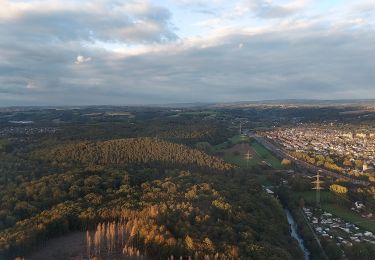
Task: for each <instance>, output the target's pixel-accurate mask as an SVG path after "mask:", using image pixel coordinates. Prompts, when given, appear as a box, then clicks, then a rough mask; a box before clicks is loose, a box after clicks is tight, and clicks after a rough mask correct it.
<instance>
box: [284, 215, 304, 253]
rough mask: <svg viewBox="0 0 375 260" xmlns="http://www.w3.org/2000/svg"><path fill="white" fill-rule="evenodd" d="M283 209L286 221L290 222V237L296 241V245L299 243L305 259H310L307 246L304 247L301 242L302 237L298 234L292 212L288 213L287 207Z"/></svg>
mask: <svg viewBox="0 0 375 260" xmlns="http://www.w3.org/2000/svg"><path fill="white" fill-rule="evenodd" d="M284 211H285V213H286V217H287V219H288V223H289V224H290V227H291V229H292V232H291V235H292V237H293V238H294V239H296V240H297V241H298V245H299V247H300V248H301V250H302V252H303V255H304V259H305V260H309V259H310V252H309V250H307V248H306V247H305V245H304V243H303V239H302V238H301V236H300V235H299V234H298V231H297V224H296V222H295V221H294V218H293V216H292V214H291V213H290V211H289V210H288V209H284Z"/></svg>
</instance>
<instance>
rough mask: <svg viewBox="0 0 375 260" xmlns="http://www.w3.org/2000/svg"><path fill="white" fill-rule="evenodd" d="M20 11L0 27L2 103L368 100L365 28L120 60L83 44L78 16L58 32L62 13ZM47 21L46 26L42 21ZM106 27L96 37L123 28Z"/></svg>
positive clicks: (307, 31) (229, 41)
mask: <svg viewBox="0 0 375 260" xmlns="http://www.w3.org/2000/svg"><path fill="white" fill-rule="evenodd" d="M148 13H150V10H149V9H147V8H146V9H142V10H138V11H137V12H136V15H138V16H139V15H141V16H142V17H147V18H145V19H146V20H162V21H164V22H165V23H168V22H167V21H168V14H167V13H168V12H166V13H164V11H160V12H156V13H155V14H154V15H148ZM34 15H35V14H34ZM25 17H26V16H24V17H23V18H20V17H19V18H18V19H17V20H13V21H12V22H9V23H7V27H6V28H5V27H3V26H1V27H0V35H1V38H0V105H6V104H7V105H9V104H17V105H22V104H28V105H30V104H34V105H43V104H46V105H54V104H56V105H64V104H85V105H86V104H139V103H152V104H155V103H167V102H170V103H175V102H194V101H238V100H262V99H287V98H321V99H332V98H370V97H375V88H374V82H375V76H374V73H373V71H374V70H375V63H374V60H375V52H374V51H373V46H375V32H374V30H370V29H368V28H363V29H357V30H352V29H350V30H349V29H346V28H340V29H337V28H335V29H329V28H322V27H321V26H318V25H317V26H315V27H312V26H310V27H304V28H303V29H285V30H283V31H281V30H280V31H276V30H275V31H274V32H269V33H259V34H255V35H247V34H241V33H239V32H238V33H237V32H236V31H233V33H232V34H228V35H226V36H225V37H223V38H221V39H217V40H216V41H214V44H212V45H206V46H205V47H201V46H200V44H199V43H196V44H191V45H187V46H190V47H185V48H180V47H178V45H174V44H170V45H166V47H165V48H164V49H162V50H158V51H153V52H145V53H144V54H138V55H134V56H123V57H122V56H119V55H118V54H116V53H114V52H111V51H108V50H105V49H103V48H99V47H97V46H96V47H87V46H84V45H82V43H81V42H80V41H81V40H87V39H89V38H90V37H91V36H90V33H89V32H87V34H86V32H85V30H83V29H82V30H81V29H77V31H76V32H75V31H74V30H75V29H74V28H71V27H70V26H73V24H78V23H79V22H77V20H74V19H78V20H79V19H81V18H77V17H76V15H73V16H72V19H73V17H76V18H74V19H73V21H72V23H71V24H69V26H68V27H67V28H65V29H64V28H60V27H59V26H58V25H55V24H56V23H57V21H58V20H59V19H60V18H57V17H55V16H54V15H53V16H52V17H50V18H48V19H47V17H45V16H38V17H39V18H40V19H41V20H40V21H38V22H35V20H37V18H35V17H34V18H32V19H31V18H30V19H31V20H28V19H29V18H28V19H26V20H22V19H25ZM64 17H66V16H61V19H62V20H61V21H63V24H65V22H66V21H65V18H64ZM39 18H38V19H39ZM49 19H52V21H51V25H50V26H43V23H47V22H48V21H49ZM82 19H83V18H82ZM92 19H94V18H92ZM108 19H109V18H108ZM99 20H100V19H98V20H97V21H93V23H94V22H95V25H92V26H93V27H95V28H96V30H97V31H100V32H103V33H106V32H105V30H106V29H107V26H109V25H107V24H106V21H104V22H103V23H101V21H99ZM26 21H27V22H26ZM113 22H114V23H116V21H113ZM82 23H83V21H82ZM88 23H89V24H91V22H88ZM101 26H102V27H101ZM121 26H122V25H121ZM121 26H115V28H122V27H121ZM90 27H91V26H90ZM56 28H57V29H56ZM87 28H89V27H87ZM125 28H128V27H126V26H125ZM132 28H135V27H132ZM44 30H46V31H44ZM53 30H56V31H55V32H54V33H51V31H53ZM88 31H89V30H88ZM164 31H166V32H164V33H167V34H168V33H169V31H168V29H166V30H164ZM108 33H109V34H108V35H107V36H101V39H103V40H104V39H106V37H108V39H109V38H110V37H111V36H110V34H115V35H117V34H120V35H121V33H120V32H113V31H111V32H108ZM171 33H173V32H171ZM25 34H26V36H22V35H25ZM55 34H56V36H55ZM134 34H136V35H137V36H134V37H133V39H134V41H137V42H145V41H150V40H151V42H158V41H162V36H160V35H159V34H158V36H157V37H156V38H154V37H149V36H147V35H146V36H144V37H143V36H142V37H141V35H143V34H142V33H138V31H137V29H136V30H135V31H134ZM51 35H52V36H51ZM161 35H163V34H161ZM28 37H35V39H31V40H30V39H29V40H27V38H28ZM54 37H57V38H56V39H54ZM116 37H118V38H117V39H120V37H121V36H116ZM240 44H241V46H242V47H241V48H239V47H238V46H239V45H240ZM176 46H177V47H176ZM78 56H82V57H83V58H80V59H79V60H81V61H85V60H87V58H88V57H90V58H91V60H90V61H89V62H79V63H80V64H75V63H74V62H75V61H77V57H78Z"/></svg>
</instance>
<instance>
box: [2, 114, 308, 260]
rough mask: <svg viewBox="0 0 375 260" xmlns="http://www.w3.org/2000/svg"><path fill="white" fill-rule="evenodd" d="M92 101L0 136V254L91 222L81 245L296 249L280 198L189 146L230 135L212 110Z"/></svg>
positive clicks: (163, 251) (196, 252) (253, 252)
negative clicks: (106, 107)
mask: <svg viewBox="0 0 375 260" xmlns="http://www.w3.org/2000/svg"><path fill="white" fill-rule="evenodd" d="M89 112H90V111H84V112H77V111H75V110H72V111H68V112H64V111H54V110H53V111H50V112H40V113H38V114H37V115H36V117H40V122H41V123H40V124H41V126H40V127H42V125H43V126H44V125H48V124H47V121H48V119H49V118H54V117H56V116H58V115H60V120H59V121H58V124H57V125H56V129H57V130H56V131H55V132H53V133H34V132H33V131H34V130H32V131H31V130H27V132H26V133H22V131H20V130H17V134H9V135H7V136H5V138H2V139H0V140H1V141H2V142H0V144H1V145H0V161H1V162H2V163H0V188H1V189H0V208H1V210H0V258H1V259H12V258H14V257H16V256H21V257H25V258H26V259H28V256H29V255H31V254H32V253H33V252H34V251H35V250H38V248H40V247H41V246H42V247H43V245H44V244H45V242H46V241H48V240H49V239H50V238H54V237H58V236H62V235H64V234H69V233H71V232H74V231H82V232H86V231H87V232H88V233H87V234H88V236H87V243H88V246H87V248H86V249H85V250H83V252H82V254H83V255H82V256H83V257H88V256H89V257H95V256H97V257H101V254H103V253H104V252H106V254H107V255H106V256H108V252H109V251H110V252H111V253H112V254H113V256H114V257H118V256H119V254H120V255H127V256H130V255H143V256H148V257H150V258H162V259H166V258H168V257H171V256H174V257H180V256H183V257H184V258H187V257H188V256H191V257H199V258H203V257H204V256H211V257H220V258H232V259H233V258H243V259H300V258H301V252H300V250H299V248H298V245H297V242H296V241H295V240H293V239H292V238H291V237H290V227H289V225H288V223H287V221H286V217H285V215H284V212H283V210H282V208H281V205H280V204H279V203H278V201H277V200H275V199H274V198H273V197H272V196H269V195H267V194H266V193H263V192H262V190H261V186H260V185H259V184H258V183H257V181H256V180H255V178H254V177H253V176H252V174H251V173H249V172H248V171H242V170H240V169H238V168H237V167H235V166H233V165H230V164H228V163H225V162H224V161H222V160H221V159H219V158H217V157H213V156H210V155H207V154H205V153H204V152H202V151H199V150H196V149H193V148H191V147H195V145H196V143H198V142H207V143H209V144H211V145H215V144H218V143H221V142H224V141H225V140H226V139H227V138H228V137H230V136H232V135H233V133H232V132H231V131H230V130H228V128H227V127H225V128H223V127H222V126H223V123H222V121H221V119H220V120H218V119H215V118H212V115H211V114H204V113H203V114H202V113H200V112H199V113H195V112H194V113H191V114H189V113H188V114H183V113H180V112H178V113H177V115H176V112H173V113H172V112H168V111H167V112H165V111H158V112H157V113H156V112H149V111H144V110H139V111H134V112H133V114H134V117H131V118H130V117H129V116H117V115H118V114H121V113H116V116H110V117H109V116H108V113H102V114H97V113H89ZM77 113H78V114H77ZM79 113H81V114H82V113H87V114H90V116H89V119H88V118H86V116H82V115H79ZM51 114H52V115H51ZM16 117H17V119H19V120H24V119H25V118H28V117H27V115H25V113H24V112H19V114H18V115H17V116H16ZM34 119H35V118H34ZM36 119H38V118H36ZM54 120H55V119H54ZM62 122H63V123H62ZM17 127H18V126H17ZM20 129H21V130H22V128H20ZM26 129H27V128H26ZM116 232H117V233H116ZM120 233H121V239H119V241H120V240H121V241H122V243H117V244H116V243H113V237H115V236H118V237H120V235H119V234H120ZM125 238H126V239H125ZM111 239H112V240H111ZM87 249H88V250H87Z"/></svg>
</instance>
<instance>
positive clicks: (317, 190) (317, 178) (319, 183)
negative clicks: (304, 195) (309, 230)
mask: <svg viewBox="0 0 375 260" xmlns="http://www.w3.org/2000/svg"><path fill="white" fill-rule="evenodd" d="M314 177H316V180H315V181H312V182H311V183H312V184H315V186H314V187H313V188H312V189H313V190H316V206H318V207H319V206H320V190H323V189H324V188H323V187H322V186H321V184H322V183H323V182H324V181H322V180H320V175H319V171H318V174H317V175H315V176H314Z"/></svg>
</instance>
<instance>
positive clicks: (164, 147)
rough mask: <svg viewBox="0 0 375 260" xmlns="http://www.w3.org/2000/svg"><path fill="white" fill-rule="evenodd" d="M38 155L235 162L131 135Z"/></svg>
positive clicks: (214, 166)
mask: <svg viewBox="0 0 375 260" xmlns="http://www.w3.org/2000/svg"><path fill="white" fill-rule="evenodd" d="M37 156H39V157H41V158H46V159H48V160H50V161H53V162H57V163H71V162H74V163H83V164H86V165H87V164H99V165H106V164H119V165H127V164H151V165H156V164H160V165H162V166H164V167H166V166H188V165H189V166H193V167H194V166H195V167H200V168H206V169H211V170H219V171H226V170H230V169H233V166H232V165H230V164H228V163H225V162H224V161H223V160H221V159H219V158H216V157H213V156H209V155H207V154H205V153H203V152H201V151H199V150H195V149H190V148H188V147H186V146H184V145H181V144H175V143H170V142H166V141H163V140H160V139H155V138H128V139H116V140H109V141H102V142H80V143H75V144H66V145H61V146H58V147H56V148H54V149H52V150H43V151H41V152H39V153H37Z"/></svg>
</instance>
